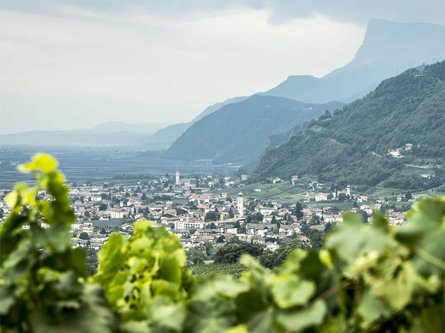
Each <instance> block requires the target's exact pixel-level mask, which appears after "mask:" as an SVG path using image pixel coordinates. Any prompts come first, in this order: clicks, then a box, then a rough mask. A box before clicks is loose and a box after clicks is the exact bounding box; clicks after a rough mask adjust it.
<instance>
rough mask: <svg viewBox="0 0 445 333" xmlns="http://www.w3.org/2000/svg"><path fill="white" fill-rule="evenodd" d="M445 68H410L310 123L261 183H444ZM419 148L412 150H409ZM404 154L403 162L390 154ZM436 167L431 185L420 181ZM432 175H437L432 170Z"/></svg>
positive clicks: (269, 163)
mask: <svg viewBox="0 0 445 333" xmlns="http://www.w3.org/2000/svg"><path fill="white" fill-rule="evenodd" d="M444 80H445V62H440V63H437V64H434V65H429V66H426V67H425V68H424V69H423V70H420V69H419V70H418V69H410V70H408V71H406V72H404V73H402V74H400V75H398V76H396V77H393V78H390V79H388V80H385V81H383V82H382V83H381V84H380V85H379V86H378V87H377V88H376V89H375V90H374V91H373V92H371V93H370V94H368V95H367V96H366V97H364V98H362V99H359V100H357V101H355V102H353V103H351V104H349V105H347V106H345V107H344V108H343V110H342V111H339V112H335V113H334V115H332V116H324V117H320V119H319V120H317V121H313V122H311V124H310V125H309V126H308V127H307V128H306V130H305V131H304V132H303V133H301V134H298V135H296V136H294V137H292V138H291V140H289V141H288V142H287V143H285V144H284V145H282V146H280V147H278V148H276V149H271V150H269V151H268V152H266V154H265V155H264V156H263V157H262V159H261V162H260V163H259V165H258V167H257V169H256V170H255V172H254V174H253V179H254V180H264V179H265V178H267V177H275V176H280V177H285V178H286V177H290V176H291V175H294V174H300V175H301V174H311V175H314V176H317V177H318V178H319V179H320V180H321V181H331V182H336V183H344V184H346V183H351V184H363V185H376V184H379V183H382V184H383V185H385V186H398V187H401V188H416V187H421V186H438V185H440V184H441V183H443V181H444V171H443V168H440V167H441V166H442V167H443V164H444V158H445V136H444V133H445V81H444ZM406 144H412V149H411V150H406V149H405V145H406ZM396 149H399V153H400V154H401V155H402V157H399V158H397V157H393V156H391V155H390V154H389V150H392V151H395V150H396ZM412 165H417V166H419V167H425V166H430V167H431V168H434V167H436V168H435V170H433V173H434V174H432V175H431V176H432V177H431V178H430V179H427V178H425V177H421V176H420V174H421V173H422V172H423V173H425V172H426V171H422V170H425V169H421V168H418V169H416V168H413V167H412ZM429 172H430V173H431V170H430V171H429Z"/></svg>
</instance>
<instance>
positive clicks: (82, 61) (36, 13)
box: [0, 0, 445, 133]
mask: <svg viewBox="0 0 445 333" xmlns="http://www.w3.org/2000/svg"><path fill="white" fill-rule="evenodd" d="M370 18H381V19H387V20H393V21H399V22H430V23H439V24H443V23H444V20H445V1H443V0H437V1H436V0H428V1H418V0H416V1H413V0H391V1H387V0H369V1H360V0H351V1H332V0H325V1H321V0H310V1H309V0H308V1H296V0H288V1H261V0H252V1H247V0H246V1H221V0H217V1H212V0H200V1H191V0H189V1H183V0H175V1H169V0H157V1H123V0H110V1H104V0H101V1H99V0H96V1H94V0H80V1H79V0H78V1H67V0H57V1H56V0H53V1H50V0H32V1H29V0H9V1H8V0H0V38H1V40H0V107H1V109H0V113H1V114H0V133H11V132H17V131H23V130H34V129H62V130H64V129H75V128H88V127H91V126H93V125H96V124H98V123H103V122H108V121H124V122H129V123H143V122H159V123H166V122H168V123H177V122H183V121H189V120H191V119H192V118H193V117H194V116H196V115H197V114H198V113H200V112H201V111H202V110H203V109H204V108H205V107H206V106H208V105H210V104H213V103H216V102H220V101H223V100H225V99H226V98H229V97H234V96H242V95H249V94H253V93H255V92H260V91H265V90H268V89H270V88H272V87H274V86H275V85H277V84H278V83H280V82H281V81H283V80H285V79H286V77H287V76H289V75H295V74H311V75H314V76H323V75H325V74H327V73H328V72H329V71H331V70H333V69H335V68H337V67H340V66H342V65H345V64H346V63H348V62H349V61H350V60H352V58H353V56H354V53H355V52H356V51H357V49H358V47H359V46H360V44H361V42H362V40H363V37H364V32H365V29H366V23H367V21H368V20H369V19H370Z"/></svg>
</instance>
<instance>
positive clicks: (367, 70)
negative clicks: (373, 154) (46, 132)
mask: <svg viewBox="0 0 445 333" xmlns="http://www.w3.org/2000/svg"><path fill="white" fill-rule="evenodd" d="M444 41H445V27H444V26H440V25H434V24H423V23H395V22H388V21H383V20H371V21H370V22H369V24H368V27H367V30H366V34H365V38H364V41H363V44H362V45H361V47H360V48H359V50H358V51H357V53H356V55H355V57H354V59H353V60H352V61H351V62H350V63H349V64H347V65H346V66H344V67H342V68H339V69H336V70H334V71H332V72H331V73H329V74H327V75H326V76H324V77H322V78H316V77H313V76H307V75H305V76H290V77H289V78H288V79H287V80H286V81H284V82H283V83H281V84H279V85H278V86H277V87H275V88H273V89H271V90H269V91H267V92H265V93H261V95H266V96H276V97H284V98H288V99H293V100H298V101H303V102H305V103H317V104H319V103H327V102H329V101H343V102H350V101H352V100H354V99H356V98H361V97H363V96H364V95H366V94H367V93H369V92H370V91H372V90H373V89H374V88H375V87H376V86H377V85H378V84H379V83H380V82H381V81H382V80H383V79H386V78H388V77H391V76H394V75H396V74H398V73H400V72H401V71H403V70H406V69H407V68H409V67H413V66H417V65H420V64H422V63H429V62H437V61H440V60H442V59H443V58H444V57H445V43H444ZM245 99H246V97H237V98H234V99H229V100H227V101H225V102H224V103H221V104H215V105H213V106H211V107H209V108H207V109H206V110H205V111H204V112H203V113H201V114H200V116H198V117H197V118H195V120H194V123H193V126H190V127H188V128H187V130H186V131H184V132H183V133H182V135H181V136H180V137H179V138H178V139H177V140H176V141H175V142H174V143H173V145H172V146H171V147H170V149H169V150H168V151H167V154H166V156H168V157H169V158H176V159H187V160H191V159H212V160H215V162H239V161H248V159H249V158H250V159H252V158H255V157H257V156H258V150H259V149H260V148H265V143H266V142H269V143H272V144H273V145H276V144H279V143H282V142H283V141H286V140H287V139H288V138H289V137H290V136H292V135H294V134H296V133H298V131H299V130H300V129H301V128H300V127H298V126H297V127H296V128H293V129H292V128H291V127H286V128H284V127H282V123H283V121H286V122H287V123H288V124H300V125H301V123H300V120H298V119H297V118H295V119H293V120H291V119H289V118H286V117H285V118H280V117H282V115H283V114H286V115H290V114H292V113H286V112H285V111H284V110H281V112H279V113H275V114H272V113H271V114H270V115H269V116H270V118H269V122H272V123H273V122H276V126H275V127H273V129H272V127H271V128H269V129H270V131H264V132H263V133H262V134H263V136H262V137H261V141H259V142H258V143H259V144H258V145H257V146H255V147H252V146H251V143H252V142H255V141H256V140H259V137H257V136H256V135H257V133H256V132H255V131H252V130H251V129H250V126H249V125H250V124H255V123H256V121H258V122H261V121H262V120H261V119H262V118H263V117H265V113H267V109H265V105H260V104H261V100H260V99H258V98H256V104H255V105H256V106H255V107H256V108H257V110H258V111H257V112H258V113H257V114H256V113H255V110H253V109H249V110H242V108H243V107H247V108H250V107H251V105H250V103H244V104H243V103H242V102H241V103H239V101H240V100H241V101H243V100H245ZM236 102H238V103H236ZM263 102H264V103H269V100H266V99H264V100H263ZM230 103H236V106H234V109H232V108H229V109H230V110H232V112H227V110H228V106H229V105H231V104H230ZM336 106H337V107H338V104H337V105H336ZM234 110H236V111H234ZM243 111H245V113H246V114H248V115H249V116H248V117H249V119H248V120H247V119H243V121H247V122H246V123H243V122H241V123H240V122H239V121H234V120H235V119H237V118H236V115H235V113H236V112H239V113H243ZM318 111H319V112H318V114H314V115H313V117H316V116H319V115H320V114H321V111H320V109H318ZM323 111H324V110H323ZM295 115H297V113H295ZM210 116H212V117H211V118H210V119H207V118H208V117H210ZM239 116H240V117H243V114H239ZM305 116H307V114H305ZM234 117H235V118H234ZM306 120H307V119H306ZM210 122H212V124H210ZM238 126H245V127H244V128H242V129H240V128H238ZM232 127H233V128H232ZM209 129H210V130H209ZM181 130H182V129H181ZM280 130H282V131H283V133H278V132H279V131H280ZM233 133H237V138H238V139H239V142H237V143H234V142H232V136H231V135H232V134H233ZM224 134H226V136H225V139H224V140H225V141H227V142H223V141H224V140H223V139H222V136H224ZM249 135H252V136H251V137H249ZM270 135H272V138H269V137H268V136H270ZM229 150H231V151H232V152H233V153H230V152H229ZM248 162H249V161H248Z"/></svg>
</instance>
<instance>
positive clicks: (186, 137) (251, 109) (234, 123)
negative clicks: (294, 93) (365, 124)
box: [165, 95, 343, 163]
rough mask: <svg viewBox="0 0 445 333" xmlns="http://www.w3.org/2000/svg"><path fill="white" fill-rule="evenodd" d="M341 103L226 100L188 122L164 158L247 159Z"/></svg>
mask: <svg viewBox="0 0 445 333" xmlns="http://www.w3.org/2000/svg"><path fill="white" fill-rule="evenodd" d="M341 107H343V103H341V102H331V103H327V104H304V103H301V102H298V101H294V100H291V99H287V98H282V97H275V96H261V95H254V96H252V97H249V98H247V99H245V100H243V101H241V102H238V103H232V104H227V105H225V106H223V107H222V108H220V109H219V110H217V111H214V112H213V113H211V114H209V115H207V116H205V117H204V118H202V119H201V120H199V121H197V122H195V123H194V124H193V125H192V126H190V127H189V128H188V129H187V130H186V131H185V132H184V134H182V135H181V136H180V137H179V138H178V139H177V140H176V141H175V142H174V143H173V145H172V146H171V147H170V149H169V150H168V151H167V152H166V154H165V156H166V157H168V158H177V159H182V160H203V159H206V160H214V161H215V162H216V163H228V162H234V163H248V162H250V161H251V160H252V159H256V158H258V157H259V156H260V155H261V153H262V152H263V151H264V149H266V148H267V147H268V146H269V145H270V143H271V141H270V136H272V135H277V134H280V133H284V132H286V131H289V130H291V129H293V128H295V127H296V126H298V125H302V124H304V123H305V122H308V121H310V120H311V119H313V118H315V117H318V116H319V115H321V114H323V113H324V112H325V111H326V110H335V109H339V108H341Z"/></svg>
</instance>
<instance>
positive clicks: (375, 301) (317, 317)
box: [0, 155, 445, 333]
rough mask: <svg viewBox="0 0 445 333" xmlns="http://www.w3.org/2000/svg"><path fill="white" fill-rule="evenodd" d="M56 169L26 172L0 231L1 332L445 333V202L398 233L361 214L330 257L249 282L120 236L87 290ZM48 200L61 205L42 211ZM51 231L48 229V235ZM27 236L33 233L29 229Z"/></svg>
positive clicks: (333, 240)
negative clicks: (29, 182)
mask: <svg viewBox="0 0 445 333" xmlns="http://www.w3.org/2000/svg"><path fill="white" fill-rule="evenodd" d="M55 166H56V162H55V161H54V160H53V159H51V158H50V157H48V156H45V155H38V156H36V157H35V158H34V159H33V161H32V162H31V163H29V164H27V165H25V166H23V167H22V169H23V170H25V171H32V172H34V173H35V176H36V178H37V184H36V186H35V187H32V188H31V187H28V186H26V185H24V184H19V185H17V186H16V188H15V191H14V192H12V193H11V194H9V195H8V197H7V202H8V204H9V206H10V207H11V209H12V211H11V214H10V215H9V216H8V218H7V219H6V221H5V222H4V224H3V225H2V226H1V229H0V241H1V243H0V244H1V259H2V262H1V271H0V296H1V297H0V316H1V317H0V320H1V328H2V332H45V333H48V332H226V333H234V332H237V333H243V332H271V331H275V332H301V331H308V332H309V331H319V332H357V331H364V332H376V331H380V332H388V331H390V332H397V331H400V332H442V330H443V325H444V323H443V313H444V271H445V258H444V257H445V253H444V248H443V239H444V237H445V197H441V198H425V199H423V200H421V201H419V202H417V203H416V204H414V206H413V208H412V210H410V211H409V212H408V214H407V218H408V221H407V223H406V225H405V226H402V227H400V228H398V229H396V228H393V227H391V226H390V225H389V223H388V220H387V219H386V218H385V217H383V216H382V215H380V214H378V213H375V214H374V215H373V218H372V223H371V224H370V225H365V224H363V223H362V220H361V216H360V215H359V214H355V213H346V214H344V221H343V223H342V224H341V225H340V226H339V228H336V229H335V230H333V231H332V232H331V233H330V235H329V236H328V238H327V240H326V244H325V246H324V248H323V249H321V250H316V249H311V250H301V249H297V250H294V251H293V252H291V253H290V255H289V256H288V257H287V259H286V260H285V262H284V263H283V265H281V266H280V267H278V268H275V270H274V272H272V271H270V270H268V269H267V268H264V267H263V266H261V264H260V263H259V262H258V261H256V260H255V259H254V258H252V257H251V256H247V255H245V256H243V257H242V258H241V264H242V265H244V266H245V267H246V271H245V272H243V273H241V277H240V278H233V277H231V276H227V275H217V276H214V277H210V278H202V277H198V278H194V277H193V276H192V274H191V272H190V270H188V269H186V268H185V253H184V251H183V249H182V247H181V245H180V243H179V240H178V238H177V237H176V236H174V235H172V234H169V233H168V232H167V231H165V230H164V229H163V228H152V227H151V224H150V222H148V221H139V222H136V223H135V225H134V226H135V229H134V235H133V236H132V237H123V236H122V235H120V234H113V235H112V236H111V237H110V239H109V240H108V242H107V243H106V244H105V246H104V247H103V249H102V250H101V251H100V252H99V255H98V260H99V269H98V272H97V274H95V275H93V276H92V277H90V278H87V267H86V264H85V254H84V252H83V250H82V249H72V248H71V246H70V224H71V223H73V222H74V214H73V211H72V210H71V208H70V203H69V198H68V187H67V186H66V185H63V183H62V182H63V176H62V175H61V174H60V173H59V172H58V171H56V170H55ZM41 190H44V191H46V192H47V193H48V194H49V195H50V196H51V197H52V199H51V200H42V199H36V196H37V193H38V192H40V191H41ZM43 223H45V224H46V225H47V227H46V225H44V224H43ZM25 225H26V226H29V228H24V226H25Z"/></svg>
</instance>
